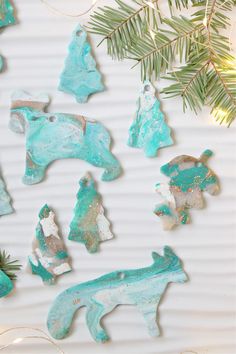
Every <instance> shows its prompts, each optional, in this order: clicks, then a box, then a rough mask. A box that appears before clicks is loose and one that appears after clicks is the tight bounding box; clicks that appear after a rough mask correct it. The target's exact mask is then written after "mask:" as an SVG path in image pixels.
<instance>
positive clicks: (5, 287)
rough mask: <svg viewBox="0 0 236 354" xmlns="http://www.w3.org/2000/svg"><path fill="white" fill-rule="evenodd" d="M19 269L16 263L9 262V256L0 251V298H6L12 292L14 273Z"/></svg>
mask: <svg viewBox="0 0 236 354" xmlns="http://www.w3.org/2000/svg"><path fill="white" fill-rule="evenodd" d="M20 268H21V266H20V265H19V264H18V261H11V260H10V255H8V254H7V253H6V252H5V251H1V250H0V298H2V297H5V296H7V295H8V294H10V292H11V291H12V290H13V288H14V285H13V281H14V280H16V274H15V272H16V271H18V270H19V269H20Z"/></svg>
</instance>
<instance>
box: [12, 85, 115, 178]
mask: <svg viewBox="0 0 236 354" xmlns="http://www.w3.org/2000/svg"><path fill="white" fill-rule="evenodd" d="M49 101H50V100H49V97H48V95H44V94H42V95H40V96H38V97H32V96H31V95H29V94H28V93H27V92H24V91H17V92H15V93H14V94H13V96H12V107H11V120H10V129H11V130H13V131H14V132H16V133H26V168H25V175H24V177H23V182H24V183H25V184H35V183H39V182H41V181H42V180H43V179H44V177H45V172H46V169H47V167H48V166H49V165H50V163H51V162H53V161H55V160H58V159H65V158H76V159H82V160H85V161H87V162H89V163H91V164H92V165H94V166H97V167H100V168H103V169H104V170H105V171H104V173H103V175H102V180H103V181H111V180H113V179H115V178H117V177H118V176H119V175H120V174H121V166H120V163H119V162H118V160H117V159H116V158H115V157H114V155H113V154H112V153H111V152H110V145H111V137H110V134H109V133H108V131H107V130H106V128H105V127H104V126H103V125H102V124H101V123H99V122H96V121H94V120H88V119H86V118H85V117H83V116H80V115H75V114H66V113H54V114H53V113H46V112H45V109H46V107H47V106H48V104H49Z"/></svg>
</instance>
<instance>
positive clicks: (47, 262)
mask: <svg viewBox="0 0 236 354" xmlns="http://www.w3.org/2000/svg"><path fill="white" fill-rule="evenodd" d="M29 264H30V267H31V270H32V273H33V274H37V275H39V276H40V277H41V278H42V280H43V282H44V283H45V284H49V285H51V284H54V283H55V280H56V278H57V277H58V276H59V275H62V274H64V273H68V272H70V271H71V266H70V261H69V256H68V254H67V251H66V248H65V245H64V242H63V240H62V238H61V237H60V236H59V234H58V226H57V224H56V222H55V214H54V212H53V211H52V210H51V209H50V208H49V207H48V206H47V205H44V207H43V208H42V209H41V211H40V213H39V223H38V225H37V228H36V235H35V239H34V242H33V253H32V255H31V256H29Z"/></svg>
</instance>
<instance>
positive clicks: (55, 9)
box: [40, 0, 99, 18]
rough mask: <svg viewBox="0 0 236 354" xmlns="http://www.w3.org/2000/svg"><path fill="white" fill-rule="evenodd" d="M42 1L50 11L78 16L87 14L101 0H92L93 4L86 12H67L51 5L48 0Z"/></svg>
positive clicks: (67, 15)
mask: <svg viewBox="0 0 236 354" xmlns="http://www.w3.org/2000/svg"><path fill="white" fill-rule="evenodd" d="M40 1H41V3H43V4H44V5H45V6H46V7H47V8H48V9H49V10H50V11H52V12H54V13H55V14H57V15H61V16H66V17H72V18H77V17H81V16H84V15H87V14H88V13H89V12H90V11H92V9H93V8H94V7H95V6H96V4H97V3H98V1H99V0H92V1H91V5H90V7H89V8H88V9H87V10H86V11H84V12H80V13H77V14H72V13H67V12H64V11H61V10H59V9H58V8H57V7H55V6H53V5H51V4H50V3H49V2H48V0H40Z"/></svg>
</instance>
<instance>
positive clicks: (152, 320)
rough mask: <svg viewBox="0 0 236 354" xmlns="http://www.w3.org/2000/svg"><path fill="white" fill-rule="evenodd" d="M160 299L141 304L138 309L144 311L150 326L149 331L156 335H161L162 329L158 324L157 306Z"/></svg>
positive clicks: (151, 334)
mask: <svg viewBox="0 0 236 354" xmlns="http://www.w3.org/2000/svg"><path fill="white" fill-rule="evenodd" d="M158 302H159V300H156V301H155V302H153V303H152V302H151V303H146V304H143V303H142V304H139V305H138V309H139V311H140V312H141V313H142V315H143V317H144V319H145V322H146V324H147V327H148V332H149V334H150V336H152V337H156V336H159V335H160V331H159V328H158V324H157V306H158Z"/></svg>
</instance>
